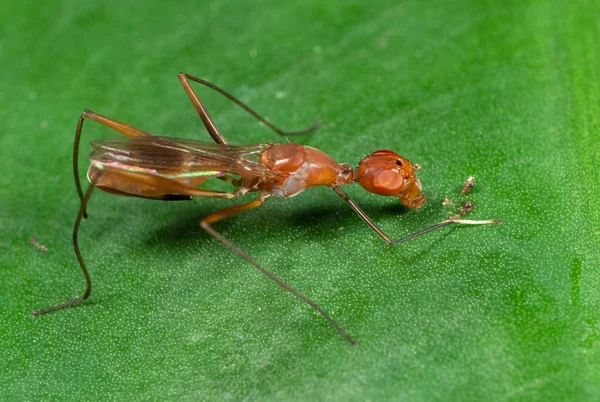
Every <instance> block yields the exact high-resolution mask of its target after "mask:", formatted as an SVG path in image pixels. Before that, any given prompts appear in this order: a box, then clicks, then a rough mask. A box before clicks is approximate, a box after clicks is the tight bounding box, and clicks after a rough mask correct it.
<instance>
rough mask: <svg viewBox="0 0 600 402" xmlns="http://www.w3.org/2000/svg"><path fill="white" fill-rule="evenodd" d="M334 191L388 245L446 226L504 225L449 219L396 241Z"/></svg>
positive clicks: (356, 205) (338, 191)
mask: <svg viewBox="0 0 600 402" xmlns="http://www.w3.org/2000/svg"><path fill="white" fill-rule="evenodd" d="M333 190H334V191H335V192H336V194H337V195H339V196H340V197H341V198H342V199H343V200H344V201H346V202H347V203H348V204H349V205H350V207H351V208H352V209H353V210H354V212H356V214H357V215H358V216H359V217H360V219H362V220H363V222H364V223H366V224H367V226H368V227H370V228H371V229H372V230H373V231H374V232H375V233H377V234H378V235H379V237H381V238H382V239H383V240H384V241H385V242H386V243H387V244H400V243H404V242H405V241H408V240H411V239H414V238H415V237H419V236H421V235H424V234H425V233H429V232H431V231H433V230H436V229H439V228H443V227H444V226H448V225H489V224H497V223H502V221H501V220H498V219H491V220H484V221H470V220H460V219H456V220H454V219H449V220H445V221H443V222H440V223H438V224H436V225H433V226H431V227H428V228H425V229H423V230H419V231H418V232H416V233H412V234H410V235H408V236H406V237H402V238H400V239H395V240H394V239H392V238H391V237H390V236H388V235H387V234H386V233H385V232H384V231H383V230H382V229H381V228H380V227H379V226H377V224H376V223H375V222H373V220H372V219H371V218H369V216H368V215H367V214H366V213H365V211H363V210H362V209H361V208H360V207H359V206H358V204H357V203H356V202H354V200H352V199H351V198H350V197H348V195H347V194H346V193H345V192H344V191H343V190H342V189H341V188H340V187H334V188H333Z"/></svg>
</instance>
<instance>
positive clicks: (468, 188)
mask: <svg viewBox="0 0 600 402" xmlns="http://www.w3.org/2000/svg"><path fill="white" fill-rule="evenodd" d="M474 180H475V177H474V176H469V178H468V179H467V181H466V182H465V185H464V186H463V188H462V191H461V192H460V193H461V194H462V195H465V194H467V193H468V192H469V191H471V189H472V188H473V186H475V183H474Z"/></svg>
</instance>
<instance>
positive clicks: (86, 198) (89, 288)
mask: <svg viewBox="0 0 600 402" xmlns="http://www.w3.org/2000/svg"><path fill="white" fill-rule="evenodd" d="M94 187H95V186H94V185H93V184H90V186H89V187H88V189H87V191H86V192H85V195H84V196H83V199H82V200H81V206H80V207H79V213H78V214H77V219H75V227H74V228H73V247H74V248H75V255H76V256H77V261H79V265H80V266H81V271H82V272H83V276H84V277H85V281H86V284H87V286H86V288H85V293H84V294H83V296H81V297H78V298H76V299H73V300H69V301H66V302H63V303H59V304H57V305H55V306H51V307H46V308H44V309H41V310H36V311H32V312H31V316H32V317H35V316H36V315H42V314H46V313H49V312H50V311H54V310H58V309H61V308H64V307H69V306H72V305H74V304H77V303H80V302H82V301H84V300H86V299H87V298H88V297H89V296H90V293H91V292H92V279H91V278H90V274H89V273H88V270H87V268H86V267H85V263H84V262H83V258H82V257H81V252H80V251H79V244H78V242H77V234H78V232H79V225H80V224H81V218H82V217H83V214H84V213H85V206H86V205H87V203H88V201H89V199H90V197H91V195H92V191H93V190H94Z"/></svg>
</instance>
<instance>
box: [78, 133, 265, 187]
mask: <svg viewBox="0 0 600 402" xmlns="http://www.w3.org/2000/svg"><path fill="white" fill-rule="evenodd" d="M271 146H272V145H271V144H257V145H242V146H235V145H221V144H215V143H212V142H202V141H194V140H188V139H180V138H172V137H160V136H142V137H127V138H114V139H103V140H95V141H92V147H93V151H92V153H91V154H90V159H91V160H92V161H97V162H100V163H101V164H104V165H108V166H113V167H117V168H120V169H133V170H142V171H148V172H160V173H165V172H168V173H171V174H178V175H185V174H191V173H194V172H226V173H232V174H237V175H240V176H259V177H270V176H272V171H271V170H270V169H268V168H267V167H265V166H264V165H263V164H262V163H260V162H259V161H258V157H259V156H260V153H261V152H263V151H265V150H266V149H269V148H270V147H271Z"/></svg>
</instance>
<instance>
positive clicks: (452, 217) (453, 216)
mask: <svg viewBox="0 0 600 402" xmlns="http://www.w3.org/2000/svg"><path fill="white" fill-rule="evenodd" d="M448 219H450V220H451V221H455V220H458V219H460V215H458V214H457V215H452V216H450V217H449V218H448Z"/></svg>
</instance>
